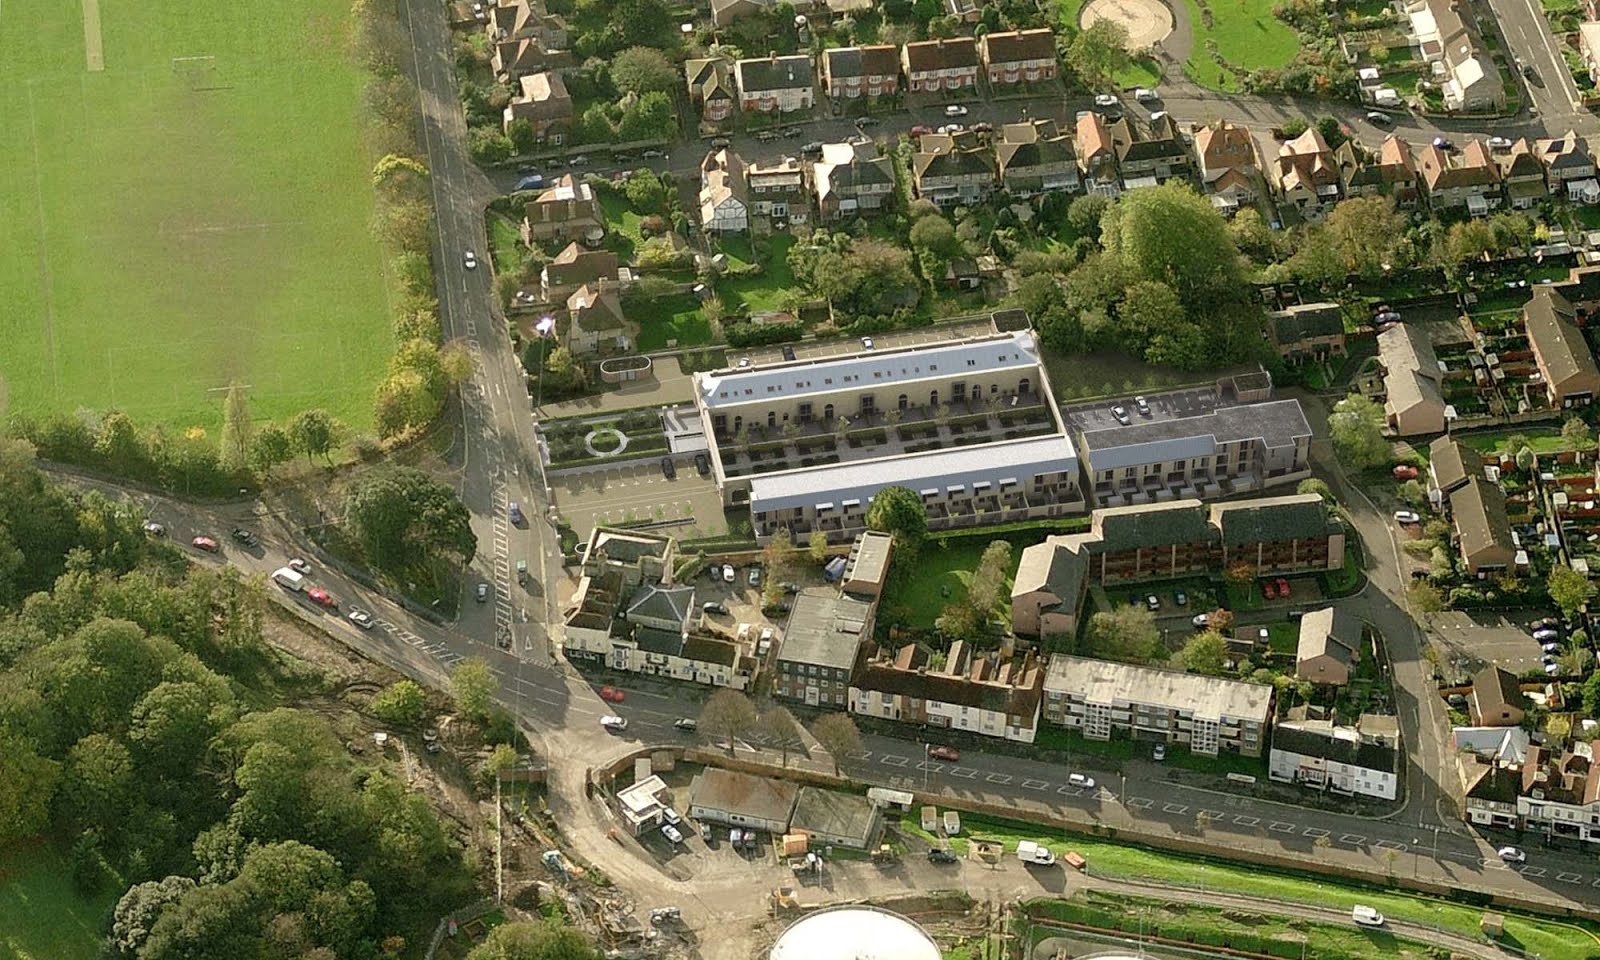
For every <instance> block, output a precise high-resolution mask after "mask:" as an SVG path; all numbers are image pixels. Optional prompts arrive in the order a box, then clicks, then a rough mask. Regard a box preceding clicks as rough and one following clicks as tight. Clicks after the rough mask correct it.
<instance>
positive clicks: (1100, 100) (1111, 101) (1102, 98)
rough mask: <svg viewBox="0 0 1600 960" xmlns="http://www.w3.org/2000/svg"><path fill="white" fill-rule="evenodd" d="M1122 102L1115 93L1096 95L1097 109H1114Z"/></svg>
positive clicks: (1095, 103)
mask: <svg viewBox="0 0 1600 960" xmlns="http://www.w3.org/2000/svg"><path fill="white" fill-rule="evenodd" d="M1121 102H1122V101H1121V100H1118V99H1117V95H1116V94H1114V93H1097V94H1095V95H1094V105H1095V106H1097V107H1114V106H1116V105H1117V104H1119V103H1121Z"/></svg>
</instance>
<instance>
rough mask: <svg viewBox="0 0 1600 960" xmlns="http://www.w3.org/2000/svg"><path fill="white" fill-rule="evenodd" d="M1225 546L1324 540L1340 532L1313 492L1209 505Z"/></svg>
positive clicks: (1319, 498)
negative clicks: (1318, 538)
mask: <svg viewBox="0 0 1600 960" xmlns="http://www.w3.org/2000/svg"><path fill="white" fill-rule="evenodd" d="M1211 509H1212V515H1213V516H1214V517H1215V518H1216V521H1217V524H1218V526H1219V527H1221V529H1222V541H1223V542H1224V543H1226V544H1229V545H1230V546H1231V545H1235V544H1245V543H1281V542H1283V541H1285V540H1304V539H1312V538H1316V537H1325V536H1328V535H1329V534H1331V533H1337V532H1339V530H1340V529H1341V527H1340V525H1339V521H1337V520H1335V519H1334V518H1333V517H1331V516H1329V514H1328V508H1327V507H1326V506H1325V505H1324V504H1323V502H1322V498H1321V497H1320V496H1318V495H1317V494H1314V493H1307V494H1294V495H1291V496H1286V497H1262V498H1258V499H1255V500H1237V501H1232V502H1223V503H1217V504H1213V505H1212V508H1211Z"/></svg>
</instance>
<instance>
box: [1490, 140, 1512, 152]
mask: <svg viewBox="0 0 1600 960" xmlns="http://www.w3.org/2000/svg"><path fill="white" fill-rule="evenodd" d="M1489 149H1490V150H1510V149H1511V140H1510V139H1509V138H1506V137H1490V138H1489Z"/></svg>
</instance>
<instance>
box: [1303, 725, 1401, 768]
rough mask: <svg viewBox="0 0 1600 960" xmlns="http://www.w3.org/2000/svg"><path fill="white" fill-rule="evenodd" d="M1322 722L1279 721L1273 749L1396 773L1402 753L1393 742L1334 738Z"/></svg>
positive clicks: (1344, 737) (1330, 730) (1327, 726)
mask: <svg viewBox="0 0 1600 960" xmlns="http://www.w3.org/2000/svg"><path fill="white" fill-rule="evenodd" d="M1330 726H1331V725H1329V724H1328V722H1327V721H1326V720H1322V721H1315V720H1313V721H1304V722H1300V721H1293V720H1285V721H1281V722H1279V723H1278V724H1277V725H1276V726H1274V727H1273V728H1272V749H1274V750H1284V751H1287V752H1289V753H1298V754H1300V755H1301V756H1304V757H1321V758H1323V759H1325V760H1333V761H1336V762H1338V763H1349V764H1354V765H1355V766H1358V767H1362V768H1365V769H1367V770H1377V771H1380V772H1382V773H1396V772H1397V771H1398V769H1399V760H1400V753H1399V750H1397V749H1396V747H1395V745H1394V744H1392V743H1389V744H1384V745H1381V746H1380V745H1379V744H1377V743H1371V742H1368V741H1366V740H1363V739H1361V738H1359V737H1352V736H1335V735H1334V733H1333V730H1332V729H1328V728H1329V727H1330Z"/></svg>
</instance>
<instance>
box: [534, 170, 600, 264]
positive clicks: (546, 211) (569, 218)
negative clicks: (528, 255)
mask: <svg viewBox="0 0 1600 960" xmlns="http://www.w3.org/2000/svg"><path fill="white" fill-rule="evenodd" d="M520 233H521V235H522V242H523V243H525V244H527V245H528V246H530V247H531V246H533V245H535V244H543V243H545V242H547V241H550V240H581V241H583V242H584V243H586V244H588V245H590V246H594V245H596V244H598V243H599V242H600V241H601V239H603V238H604V237H605V215H604V214H603V213H602V212H601V210H600V203H599V201H598V200H596V199H595V196H594V188H593V187H591V186H589V185H588V184H587V183H584V182H583V181H581V180H579V179H578V178H576V177H574V176H573V175H572V174H570V173H569V174H567V175H566V176H564V177H562V178H561V179H559V180H557V181H556V182H555V183H553V184H551V185H550V186H548V187H546V188H545V189H544V190H543V191H542V192H541V193H540V194H539V195H538V196H536V197H534V198H533V199H532V200H530V201H528V203H527V205H526V206H524V207H523V210H522V225H521V228H520Z"/></svg>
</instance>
